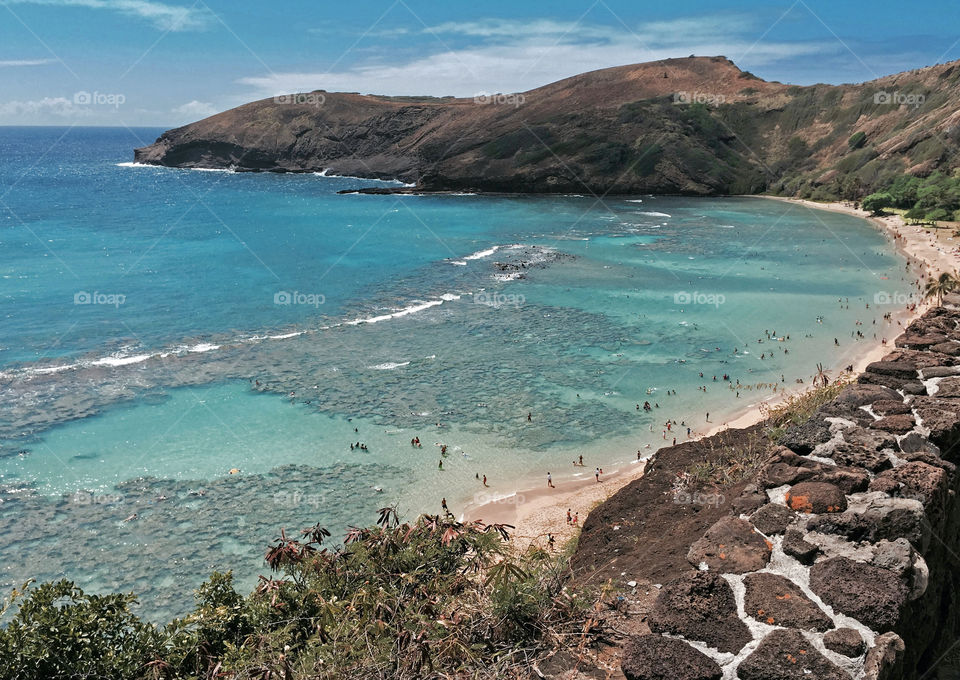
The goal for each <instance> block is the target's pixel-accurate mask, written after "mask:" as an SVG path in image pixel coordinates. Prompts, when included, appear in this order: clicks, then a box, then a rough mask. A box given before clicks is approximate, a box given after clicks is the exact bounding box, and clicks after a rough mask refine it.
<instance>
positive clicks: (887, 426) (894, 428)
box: [870, 414, 916, 434]
mask: <svg viewBox="0 0 960 680" xmlns="http://www.w3.org/2000/svg"><path fill="white" fill-rule="evenodd" d="M914 425H916V422H915V421H914V419H913V414H910V415H906V414H903V415H895V416H884V417H883V418H881V419H880V420H874V421H873V422H872V423H870V427H872V428H873V429H875V430H883V431H884V432H892V433H894V434H906V433H907V432H909V431H910V430H912V429H913V427H914Z"/></svg>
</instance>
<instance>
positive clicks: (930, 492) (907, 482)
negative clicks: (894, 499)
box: [870, 461, 947, 508]
mask: <svg viewBox="0 0 960 680" xmlns="http://www.w3.org/2000/svg"><path fill="white" fill-rule="evenodd" d="M870 490H871V491H883V492H885V493H889V494H891V495H894V496H900V497H902V498H915V499H916V500H918V501H920V502H921V503H923V505H924V507H925V508H929V507H930V506H931V505H932V504H934V503H939V504H942V501H943V496H944V494H946V491H947V473H946V471H945V470H944V469H943V468H941V467H934V466H933V465H927V464H926V463H921V462H920V461H913V462H911V463H905V464H903V465H901V466H900V467H897V468H894V469H892V470H887V471H885V472H882V473H880V474H879V475H877V477H876V478H875V479H874V480H873V481H872V482H870Z"/></svg>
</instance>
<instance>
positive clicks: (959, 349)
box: [924, 341, 960, 375]
mask: <svg viewBox="0 0 960 680" xmlns="http://www.w3.org/2000/svg"><path fill="white" fill-rule="evenodd" d="M930 349H931V350H932V351H934V352H937V353H939V354H946V355H947V356H950V357H956V356H960V343H958V342H952V341H948V342H941V343H940V344H939V345H934V346H933V347H931V348H930ZM924 375H926V373H924Z"/></svg>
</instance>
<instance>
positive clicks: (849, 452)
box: [830, 442, 893, 472]
mask: <svg viewBox="0 0 960 680" xmlns="http://www.w3.org/2000/svg"><path fill="white" fill-rule="evenodd" d="M830 457H831V458H833V460H835V461H836V463H837V465H847V466H852V467H861V468H865V469H867V470H870V472H881V471H883V470H887V469H889V468H891V467H893V463H892V462H891V461H890V456H888V455H887V454H885V453H883V452H882V451H878V450H870V449H867V448H864V447H862V446H857V445H855V444H848V443H846V442H842V443H840V444H837V446H836V447H835V448H834V449H833V452H831V453H830Z"/></svg>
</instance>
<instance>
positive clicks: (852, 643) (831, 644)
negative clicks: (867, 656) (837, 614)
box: [823, 628, 867, 658]
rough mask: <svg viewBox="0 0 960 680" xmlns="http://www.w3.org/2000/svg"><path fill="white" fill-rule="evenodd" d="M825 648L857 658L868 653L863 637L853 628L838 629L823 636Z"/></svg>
mask: <svg viewBox="0 0 960 680" xmlns="http://www.w3.org/2000/svg"><path fill="white" fill-rule="evenodd" d="M823 646H824V647H826V648H827V649H829V650H830V651H831V652H836V653H837V654H842V655H843V656H849V657H851V658H856V657H858V656H860V655H861V654H863V653H864V652H865V651H867V643H866V642H864V641H863V636H862V635H860V633H859V631H856V630H854V629H853V628H837V629H836V630H831V631H830V632H828V633H827V634H826V635H824V636H823Z"/></svg>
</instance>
